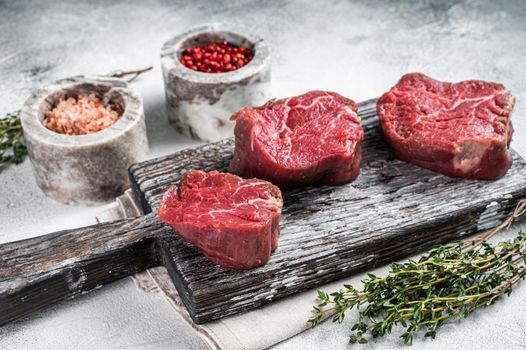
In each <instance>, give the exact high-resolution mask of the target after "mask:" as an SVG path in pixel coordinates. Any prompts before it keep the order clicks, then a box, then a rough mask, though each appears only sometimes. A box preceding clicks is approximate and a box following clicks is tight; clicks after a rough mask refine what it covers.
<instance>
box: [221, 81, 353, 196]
mask: <svg viewBox="0 0 526 350" xmlns="http://www.w3.org/2000/svg"><path fill="white" fill-rule="evenodd" d="M356 111H357V106H356V103H355V102H354V101H353V100H350V99H348V98H345V97H343V96H341V95H339V94H337V93H334V92H325V91H311V92H308V93H306V94H304V95H301V96H296V97H290V98H287V99H283V100H271V101H269V102H267V103H266V104H265V105H263V106H261V107H257V108H244V109H242V110H241V111H239V112H237V113H236V114H234V115H233V116H232V117H231V119H232V120H235V121H236V127H235V136H236V145H235V152H234V158H233V159H232V162H231V163H230V171H231V172H233V173H235V174H238V175H240V176H243V177H246V178H249V177H258V178H261V179H265V180H269V181H271V182H272V183H274V184H276V185H279V186H284V187H298V186H303V185H308V184H312V183H320V184H328V185H342V184H345V183H348V182H350V181H352V180H354V179H355V178H356V177H357V176H358V174H359V173H360V162H361V159H362V153H361V152H362V151H361V144H362V140H363V129H362V127H361V125H360V117H358V114H357V113H356Z"/></svg>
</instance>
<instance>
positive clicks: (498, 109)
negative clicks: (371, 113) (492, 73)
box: [377, 73, 515, 180]
mask: <svg viewBox="0 0 526 350" xmlns="http://www.w3.org/2000/svg"><path fill="white" fill-rule="evenodd" d="M514 103H515V98H514V97H513V95H512V94H511V92H510V91H509V90H508V89H506V88H505V87H504V86H503V85H501V84H497V83H490V82H485V81H480V80H468V81H462V82H459V83H447V82H440V81H437V80H434V79H432V78H430V77H428V76H426V75H424V74H421V73H411V74H407V75H404V76H403V77H402V79H401V80H400V81H399V82H398V83H397V84H396V85H395V86H394V87H393V88H392V89H391V90H390V91H389V92H387V93H385V94H384V95H383V96H382V97H381V98H380V100H379V101H378V105H377V111H378V117H379V118H380V124H381V126H382V130H383V133H384V136H385V138H386V139H387V141H388V142H389V144H390V145H391V148H392V150H393V152H394V154H395V156H396V157H397V158H399V159H401V160H403V161H406V162H409V163H413V164H415V165H418V166H420V167H423V168H426V169H430V170H433V171H436V172H438V173H441V174H445V175H448V176H452V177H461V178H466V179H476V180H494V179H498V178H500V177H502V176H503V175H504V174H506V172H507V171H508V169H509V168H510V167H511V164H512V156H511V153H510V151H509V145H510V142H511V137H512V133H513V127H512V125H511V121H510V114H511V111H512V110H513V105H514Z"/></svg>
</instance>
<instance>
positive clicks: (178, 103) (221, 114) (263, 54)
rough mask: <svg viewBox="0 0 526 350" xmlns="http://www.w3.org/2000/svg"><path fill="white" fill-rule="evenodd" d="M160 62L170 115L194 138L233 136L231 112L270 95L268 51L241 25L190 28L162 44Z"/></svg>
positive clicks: (169, 116)
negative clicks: (240, 26) (235, 26)
mask: <svg viewBox="0 0 526 350" xmlns="http://www.w3.org/2000/svg"><path fill="white" fill-rule="evenodd" d="M161 63H162V69H163V76H164V85H165V93H166V104H167V112H168V119H169V121H170V122H171V123H173V124H174V125H175V126H176V128H177V129H178V131H180V132H181V133H183V134H186V135H189V136H191V137H192V138H194V139H196V140H201V141H217V140H220V139H223V138H226V137H230V136H233V129H234V122H232V121H231V120H230V116H231V115H232V113H234V112H236V111H238V110H240V109H241V108H243V107H246V106H258V105H262V104H263V103H265V102H266V101H267V100H268V99H269V98H270V51H269V49H268V47H267V45H266V44H265V42H264V40H263V39H261V38H260V37H258V36H257V35H254V34H250V33H249V32H248V31H246V30H243V29H240V28H232V27H230V26H227V25H224V24H211V25H204V26H200V27H197V28H193V29H191V30H189V31H187V32H185V33H182V34H180V35H178V36H176V37H174V38H172V39H170V40H168V41H167V42H166V43H165V44H164V45H163V47H162V50H161Z"/></svg>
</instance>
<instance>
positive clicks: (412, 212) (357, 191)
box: [0, 100, 526, 324]
mask: <svg viewBox="0 0 526 350" xmlns="http://www.w3.org/2000/svg"><path fill="white" fill-rule="evenodd" d="M359 114H360V115H361V117H362V123H363V127H364V130H365V142H364V144H363V161H362V167H361V174H360V176H359V178H358V179H357V180H356V181H354V182H353V183H352V184H349V185H345V186H340V187H329V186H322V187H307V188H302V189H296V190H290V191H284V193H283V195H284V201H285V206H284V210H283V217H282V224H281V228H282V231H281V237H280V240H279V247H278V249H277V250H276V251H275V252H274V253H273V255H272V257H271V259H270V261H269V262H268V264H266V265H265V266H262V267H260V268H256V269H253V270H248V271H234V270H228V269H225V268H222V267H220V266H218V265H215V264H214V263H212V262H210V261H209V260H207V259H206V258H205V257H203V256H202V255H201V254H200V253H199V252H198V251H197V250H196V249H195V248H194V247H193V246H192V245H191V244H188V243H186V242H185V241H183V240H182V239H180V238H179V237H178V236H177V235H175V234H174V233H173V231H172V230H171V229H170V228H169V227H167V226H166V225H164V224H162V223H161V222H160V221H159V220H158V219H157V217H156V215H155V212H156V208H157V206H158V204H159V201H160V199H161V196H162V193H163V191H164V190H165V188H166V187H167V186H168V185H169V184H172V183H177V182H178V180H179V178H180V176H181V175H182V174H183V173H184V172H185V171H186V170H187V169H190V168H193V169H201V170H207V171H208V170H226V168H227V166H228V163H229V161H230V158H231V157H232V152H233V140H231V139H228V140H224V141H220V142H216V143H212V144H207V145H204V146H201V147H197V148H191V149H187V150H183V151H181V152H177V153H175V154H173V155H170V156H167V157H162V158H157V159H153V160H150V161H147V162H144V163H140V164H136V165H133V166H132V167H131V168H130V179H131V182H132V188H133V190H134V193H135V195H136V197H137V199H138V200H139V201H140V203H141V205H142V206H143V209H144V211H145V212H146V213H149V214H146V215H145V216H142V217H137V218H133V219H126V220H120V221H116V222H113V223H108V224H100V225H95V226H91V227H88V228H82V229H76V230H71V231H64V232H57V233H53V234H49V235H45V236H41V237H38V238H34V239H29V240H25V241H20V242H13V243H8V244H5V245H2V246H0V324H2V323H5V322H8V321H10V320H12V319H15V318H17V317H20V316H21V315H24V314H27V313H29V312H31V311H33V310H35V309H37V308H40V307H42V306H44V305H47V304H49V303H51V302H54V301H56V300H60V299H63V298H64V297H71V296H75V295H77V294H79V293H82V292H85V291H87V290H90V289H93V288H96V287H99V286H101V285H103V284H105V283H108V282H111V281H114V280H116V279H119V278H122V277H124V276H127V275H130V274H133V273H135V272H137V271H141V270H143V269H146V268H149V267H152V266H155V265H159V264H162V265H165V266H166V268H167V269H168V271H169V273H170V275H171V277H172V279H173V281H174V284H175V286H176V288H177V290H178V291H179V294H180V296H181V298H182V300H183V302H184V303H185V305H186V306H187V308H188V311H189V313H190V315H191V316H192V318H193V319H194V321H195V322H196V323H203V322H207V321H211V320H215V319H219V318H222V317H225V316H229V315H233V314H236V313H240V312H243V311H247V310H250V309H253V308H256V307H258V306H261V305H264V304H266V303H269V302H271V301H273V300H278V299H281V298H283V297H286V296H287V295H290V294H293V293H296V292H300V291H304V290H306V289H310V288H314V287H316V286H320V285H323V284H325V283H327V282H330V281H334V280H336V279H339V278H342V277H345V276H348V275H350V274H352V273H354V272H356V271H358V270H363V269H368V268H372V267H374V266H376V265H378V264H383V263H385V262H388V261H392V260H395V259H399V258H402V257H405V256H408V255H410V254H414V253H416V252H418V251H422V250H425V249H427V248H429V247H430V246H431V245H434V244H437V243H442V242H446V241H450V240H454V239H457V238H460V237H462V236H464V235H468V234H472V233H475V232H477V231H479V230H482V229H485V228H489V227H492V226H495V225H496V224H498V223H499V221H500V220H501V219H502V218H503V217H505V216H506V215H508V214H509V212H510V211H511V209H512V208H513V207H514V206H515V204H516V203H517V201H518V200H519V199H521V198H525V197H526V181H525V180H526V178H525V174H526V161H524V159H522V158H521V157H520V156H518V155H517V154H516V153H515V152H513V158H514V164H513V167H512V168H511V169H510V171H509V172H508V173H507V175H506V176H505V177H504V178H502V179H500V180H498V181H493V182H487V181H468V180H459V179H453V178H448V177H445V176H442V175H439V174H436V173H433V172H430V171H427V170H424V169H421V168H418V167H416V166H413V165H410V164H407V163H404V162H401V161H398V160H396V159H394V158H393V156H392V154H391V153H390V151H389V148H388V147H387V145H386V144H385V143H384V141H383V139H382V136H381V134H380V132H379V127H378V121H377V118H376V100H370V101H366V102H363V103H360V104H359Z"/></svg>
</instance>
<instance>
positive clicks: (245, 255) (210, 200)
mask: <svg viewBox="0 0 526 350" xmlns="http://www.w3.org/2000/svg"><path fill="white" fill-rule="evenodd" d="M282 207H283V200H282V198H281V192H280V190H279V188H277V187H276V186H274V185H272V184H271V183H269V182H267V181H263V180H258V179H250V180H245V179H242V178H240V177H238V176H236V175H233V174H227V173H219V172H217V171H212V172H209V173H205V172H202V171H198V170H189V171H188V172H186V173H185V174H184V175H183V177H182V178H181V182H180V184H179V187H176V186H171V187H169V188H168V189H167V190H166V192H165V193H164V195H163V198H162V200H161V204H160V206H159V210H158V215H159V218H160V219H161V220H162V221H164V222H165V223H167V224H169V225H170V226H172V228H173V229H174V231H175V232H176V233H177V234H178V235H180V236H181V237H183V238H184V239H185V240H187V241H188V242H190V243H192V244H193V245H195V246H196V247H197V248H199V250H201V251H202V252H203V254H204V255H205V256H206V257H208V258H209V259H210V260H212V261H213V262H215V263H217V264H219V265H222V266H225V267H228V268H232V269H250V268H253V267H256V266H259V265H264V264H265V263H266V262H267V261H268V260H269V259H270V253H271V251H274V250H275V249H276V248H277V247H278V238H279V221H280V217H281V208H282Z"/></svg>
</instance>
